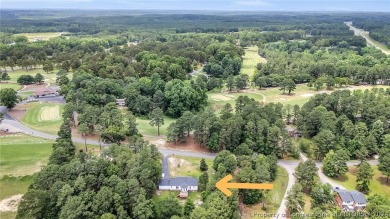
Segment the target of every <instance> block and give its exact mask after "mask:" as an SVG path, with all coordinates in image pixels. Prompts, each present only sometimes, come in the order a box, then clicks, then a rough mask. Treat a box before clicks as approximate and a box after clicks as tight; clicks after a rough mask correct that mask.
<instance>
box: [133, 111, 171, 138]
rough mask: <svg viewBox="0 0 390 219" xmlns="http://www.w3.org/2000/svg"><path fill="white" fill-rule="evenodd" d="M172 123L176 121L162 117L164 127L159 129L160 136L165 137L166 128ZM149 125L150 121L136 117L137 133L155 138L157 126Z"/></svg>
mask: <svg viewBox="0 0 390 219" xmlns="http://www.w3.org/2000/svg"><path fill="white" fill-rule="evenodd" d="M174 121H176V119H173V118H170V117H167V116H164V125H162V126H161V127H160V135H166V134H167V128H168V126H169V125H170V124H171V123H172V122H174ZM149 123H150V119H143V118H139V117H137V124H138V125H137V128H138V132H139V133H141V134H142V135H145V136H157V126H153V127H152V126H151V125H150V124H149Z"/></svg>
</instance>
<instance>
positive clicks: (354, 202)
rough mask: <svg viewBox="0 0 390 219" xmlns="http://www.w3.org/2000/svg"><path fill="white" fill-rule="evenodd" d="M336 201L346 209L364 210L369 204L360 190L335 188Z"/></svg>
mask: <svg viewBox="0 0 390 219" xmlns="http://www.w3.org/2000/svg"><path fill="white" fill-rule="evenodd" d="M334 191H335V192H336V202H337V204H338V206H339V207H340V208H341V209H343V210H344V211H357V210H362V209H364V208H365V207H366V205H367V200H366V197H365V196H364V194H363V193H361V192H358V191H347V190H343V189H335V190H334Z"/></svg>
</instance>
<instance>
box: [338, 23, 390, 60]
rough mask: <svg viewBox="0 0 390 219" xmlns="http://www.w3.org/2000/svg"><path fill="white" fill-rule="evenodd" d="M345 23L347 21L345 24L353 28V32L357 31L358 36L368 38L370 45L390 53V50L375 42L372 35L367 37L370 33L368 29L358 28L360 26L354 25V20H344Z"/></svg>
mask: <svg viewBox="0 0 390 219" xmlns="http://www.w3.org/2000/svg"><path fill="white" fill-rule="evenodd" d="M344 23H345V25H347V26H348V27H349V29H350V30H353V32H355V35H356V36H361V37H363V38H364V39H366V41H367V44H368V45H371V46H373V47H375V48H377V49H379V50H381V51H382V52H383V53H384V54H386V55H390V52H388V51H386V50H384V49H382V48H380V47H379V46H377V45H376V42H374V40H373V39H371V38H370V37H367V36H369V35H368V34H369V33H368V31H365V30H362V29H358V28H356V27H354V26H352V22H344ZM377 43H380V42H377Z"/></svg>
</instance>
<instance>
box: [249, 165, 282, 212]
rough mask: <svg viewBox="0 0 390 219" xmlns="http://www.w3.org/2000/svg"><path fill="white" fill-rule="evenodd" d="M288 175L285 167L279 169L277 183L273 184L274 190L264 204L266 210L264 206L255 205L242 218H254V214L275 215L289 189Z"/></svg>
mask: <svg viewBox="0 0 390 219" xmlns="http://www.w3.org/2000/svg"><path fill="white" fill-rule="evenodd" d="M287 182H288V173H287V171H286V170H285V169H284V168H283V167H278V174H277V176H276V179H275V181H274V182H273V185H274V188H273V189H272V190H271V191H270V192H268V193H267V194H266V197H265V198H264V200H263V202H264V204H265V207H266V210H263V209H261V207H262V204H261V203H259V204H255V205H252V206H247V207H248V209H247V211H246V214H245V215H244V216H243V217H242V218H243V219H249V218H253V215H254V214H253V213H259V214H263V213H275V212H277V210H278V209H279V206H280V204H281V202H282V199H283V196H284V193H285V191H286V189H287Z"/></svg>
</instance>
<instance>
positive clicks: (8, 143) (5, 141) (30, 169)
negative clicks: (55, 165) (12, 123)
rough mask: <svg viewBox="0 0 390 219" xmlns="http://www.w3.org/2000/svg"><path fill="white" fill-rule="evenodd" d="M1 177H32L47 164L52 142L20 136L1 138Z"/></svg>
mask: <svg viewBox="0 0 390 219" xmlns="http://www.w3.org/2000/svg"><path fill="white" fill-rule="evenodd" d="M0 140H1V142H2V143H1V145H0V177H2V176H5V175H13V176H24V175H31V174H33V173H35V172H38V171H39V170H40V167H42V166H43V165H45V164H46V163H47V160H48V158H49V156H50V153H51V151H52V141H48V140H44V139H38V138H33V137H29V136H26V135H21V136H20V135H19V136H14V137H9V136H5V137H4V136H2V137H0Z"/></svg>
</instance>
